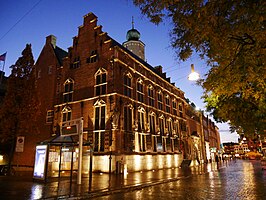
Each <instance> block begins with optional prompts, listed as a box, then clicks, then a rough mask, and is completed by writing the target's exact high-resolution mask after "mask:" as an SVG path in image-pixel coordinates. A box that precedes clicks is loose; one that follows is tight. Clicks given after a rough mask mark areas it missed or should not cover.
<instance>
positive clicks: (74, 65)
mask: <svg viewBox="0 0 266 200" xmlns="http://www.w3.org/2000/svg"><path fill="white" fill-rule="evenodd" d="M79 67H80V59H79V56H78V57H76V58H74V61H73V63H71V64H70V69H76V68H79Z"/></svg>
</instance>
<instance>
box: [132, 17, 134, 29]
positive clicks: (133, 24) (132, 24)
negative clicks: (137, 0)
mask: <svg viewBox="0 0 266 200" xmlns="http://www.w3.org/2000/svg"><path fill="white" fill-rule="evenodd" d="M132 29H134V17H133V16H132Z"/></svg>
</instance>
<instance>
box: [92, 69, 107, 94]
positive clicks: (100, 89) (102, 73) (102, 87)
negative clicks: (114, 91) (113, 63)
mask: <svg viewBox="0 0 266 200" xmlns="http://www.w3.org/2000/svg"><path fill="white" fill-rule="evenodd" d="M94 87H95V95H96V96H99V95H103V94H106V93H107V71H106V70H105V69H104V68H100V69H99V70H98V71H97V72H96V73H95V86H94Z"/></svg>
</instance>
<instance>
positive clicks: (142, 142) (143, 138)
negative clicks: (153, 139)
mask: <svg viewBox="0 0 266 200" xmlns="http://www.w3.org/2000/svg"><path fill="white" fill-rule="evenodd" d="M138 139H139V151H140V152H145V151H146V135H144V134H142V133H139V138H138Z"/></svg>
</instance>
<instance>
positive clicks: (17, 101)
mask: <svg viewBox="0 0 266 200" xmlns="http://www.w3.org/2000/svg"><path fill="white" fill-rule="evenodd" d="M10 68H11V69H12V71H11V75H10V77H9V78H8V82H7V91H6V95H5V98H4V101H3V104H2V106H1V109H0V130H1V131H0V133H1V135H0V137H1V141H4V142H6V143H8V144H10V156H9V166H11V162H12V158H13V155H14V150H15V142H16V137H17V136H20V135H22V136H27V135H29V134H33V133H36V131H37V129H36V127H35V125H34V124H35V123H34V122H35V121H36V118H37V116H38V113H39V103H38V98H37V95H36V94H37V93H36V85H35V70H34V59H33V55H32V50H31V45H30V44H27V45H26V48H25V49H24V50H23V51H22V56H21V57H20V58H19V59H18V60H17V62H16V64H15V65H12V66H11V67H10Z"/></svg>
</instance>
